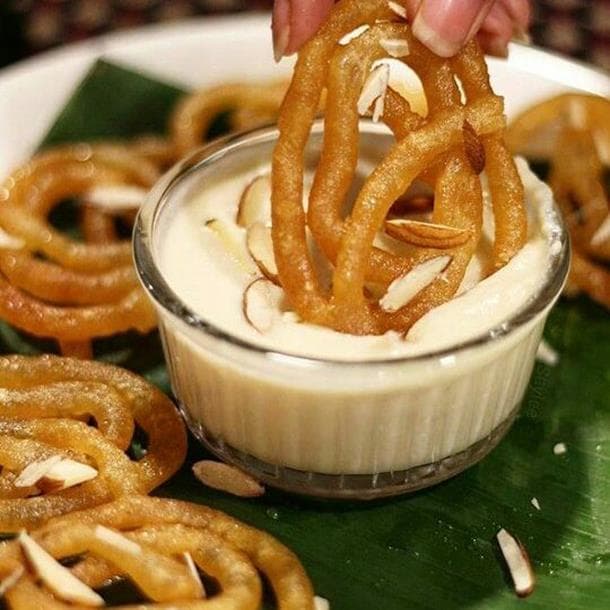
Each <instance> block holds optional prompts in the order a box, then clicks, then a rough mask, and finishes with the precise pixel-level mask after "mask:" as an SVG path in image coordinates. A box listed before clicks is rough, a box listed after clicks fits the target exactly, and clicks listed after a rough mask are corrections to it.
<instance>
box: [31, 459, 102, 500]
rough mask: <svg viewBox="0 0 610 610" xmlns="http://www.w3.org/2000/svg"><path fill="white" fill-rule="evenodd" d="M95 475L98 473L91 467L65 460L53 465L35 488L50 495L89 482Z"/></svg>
mask: <svg viewBox="0 0 610 610" xmlns="http://www.w3.org/2000/svg"><path fill="white" fill-rule="evenodd" d="M97 475H98V471H97V470H96V469H95V468H93V467H92V466H89V465H88V464H82V463H81V462H77V461H76V460H71V459H69V458H65V459H62V460H60V461H59V462H57V463H56V464H53V465H52V466H51V468H49V470H47V472H46V473H45V475H44V476H43V477H42V478H41V479H40V481H38V483H37V486H38V487H39V489H40V490H41V491H43V492H44V493H50V492H53V491H59V490H61V489H67V488H68V487H74V486H75V485H80V484H81V483H84V482H85V481H91V480H92V479H95V477H97Z"/></svg>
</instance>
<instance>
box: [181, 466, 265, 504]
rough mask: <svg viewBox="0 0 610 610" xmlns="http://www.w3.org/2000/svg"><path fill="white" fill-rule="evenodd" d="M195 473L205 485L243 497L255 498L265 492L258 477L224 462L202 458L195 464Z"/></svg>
mask: <svg viewBox="0 0 610 610" xmlns="http://www.w3.org/2000/svg"><path fill="white" fill-rule="evenodd" d="M193 474H194V475H195V476H196V477H197V479H198V480H199V481H201V482H202V483H203V484H204V485H207V486H208V487H212V488H214V489H219V490H221V491H226V492H227V493H230V494H233V495H234V496H239V497H241V498H255V497H257V496H262V495H263V494H264V493H265V488H264V487H263V486H262V485H261V484H260V483H259V482H258V481H257V480H256V479H253V478H252V477H251V476H250V475H248V474H246V473H245V472H243V471H241V470H239V469H238V468H235V467H234V466H229V464H225V463H224V462H214V461H212V460H201V461H200V462H196V463H195V464H193Z"/></svg>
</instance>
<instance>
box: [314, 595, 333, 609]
mask: <svg viewBox="0 0 610 610" xmlns="http://www.w3.org/2000/svg"><path fill="white" fill-rule="evenodd" d="M313 607H314V610H330V603H329V601H328V600H327V599H326V598H325V597H321V596H319V595H315V596H314V598H313Z"/></svg>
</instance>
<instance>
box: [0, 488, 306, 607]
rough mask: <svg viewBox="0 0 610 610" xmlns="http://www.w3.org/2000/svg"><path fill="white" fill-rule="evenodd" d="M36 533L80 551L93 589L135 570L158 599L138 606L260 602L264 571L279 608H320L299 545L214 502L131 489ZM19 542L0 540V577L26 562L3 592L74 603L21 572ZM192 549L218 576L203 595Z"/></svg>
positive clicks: (21, 602) (43, 603)
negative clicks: (213, 590) (295, 549)
mask: <svg viewBox="0 0 610 610" xmlns="http://www.w3.org/2000/svg"><path fill="white" fill-rule="evenodd" d="M32 538H33V539H34V540H35V541H36V542H37V543H38V544H39V545H40V546H42V547H43V548H44V549H45V550H46V551H47V552H48V553H50V555H52V556H54V557H57V558H63V557H67V556H79V560H78V561H77V562H76V563H75V565H73V567H72V568H71V572H72V575H73V576H75V577H77V578H78V579H79V581H80V582H81V583H84V584H86V585H88V586H89V587H92V588H93V589H95V588H99V587H101V586H103V585H104V584H105V583H107V582H109V581H111V580H113V579H116V578H125V577H127V578H129V579H130V580H132V581H133V582H134V583H135V584H136V585H137V586H138V588H139V589H140V590H141V591H142V592H143V593H144V594H145V595H146V597H147V598H148V599H149V600H150V601H151V602H158V603H156V604H155V603H151V604H139V605H138V606H137V607H138V608H149V607H150V608H166V609H168V608H170V607H171V608H176V609H180V608H185V609H186V608H191V609H195V608H202V609H203V608H218V609H219V610H224V609H229V608H239V609H240V610H244V609H247V608H252V609H255V608H259V607H260V604H261V593H262V585H261V580H260V577H259V574H258V572H259V571H260V572H261V573H262V574H264V576H265V577H266V579H267V581H268V582H269V584H270V585H271V588H272V589H273V592H274V594H275V598H276V601H277V605H278V607H279V608H281V609H282V610H313V608H314V598H313V591H312V587H311V583H310V581H309V579H308V577H307V574H306V573H305V570H304V569H303V566H302V565H301V563H300V562H299V560H298V558H297V557H296V556H295V555H294V553H292V552H291V551H290V550H289V549H287V548H286V547H285V546H284V545H282V544H281V543H280V542H278V541H277V540H275V539H274V538H273V537H272V536H270V535H269V534H266V533H264V532H261V531H259V530H257V529H254V528H253V527H250V526H248V525H245V524H244V523H241V522H240V521H238V520H236V519H233V518H232V517H229V516H228V515H226V514H224V513H221V512H219V511H216V510H213V509H211V508H208V507H206V506H200V505H195V504H190V503H188V502H180V501H177V500H166V499H161V498H149V497H145V496H133V497H129V498H127V497H125V498H120V499H118V500H115V501H114V502H111V503H109V504H105V505H104V506H100V507H97V508H95V509H89V510H85V511H80V512H76V513H72V514H70V515H66V516H64V517H59V518H57V519H53V520H51V521H50V522H49V523H48V524H47V525H46V526H44V527H43V528H41V529H39V530H37V531H35V532H33V533H32ZM19 544H20V543H19V541H18V540H14V541H10V542H5V543H3V544H2V545H0V581H2V580H3V579H4V578H5V577H7V576H10V575H11V574H15V573H16V570H17V571H18V570H19V568H22V572H21V573H20V575H19V576H18V578H17V579H16V581H15V582H13V583H12V585H11V586H10V588H9V589H8V590H7V592H6V594H5V598H6V602H7V604H8V607H9V608H11V610H20V609H25V608H31V607H32V603H33V602H34V601H35V602H36V607H41V608H42V607H44V608H57V609H58V610H59V609H60V608H69V607H72V606H71V605H69V604H67V603H63V602H62V601H61V593H62V589H61V588H60V586H59V584H57V586H56V587H54V589H56V593H59V595H57V596H54V595H53V594H52V593H51V592H50V591H49V589H48V588H47V587H45V588H41V587H38V586H37V585H36V578H35V575H34V574H32V573H31V572H30V571H29V570H23V564H22V559H21V557H22V556H21V552H20V549H19ZM184 553H188V554H189V555H190V556H191V557H192V560H193V561H194V564H196V566H197V568H198V569H199V570H200V571H201V572H202V573H203V574H205V575H206V576H208V577H211V578H213V579H215V580H216V581H217V583H218V585H219V589H220V591H219V593H217V594H215V595H213V596H211V597H210V598H209V599H205V600H204V599H202V589H201V585H200V584H198V579H197V578H194V577H193V576H194V575H193V573H192V571H190V570H189V569H188V567H187V564H186V563H185V562H184V561H183V560H181V559H180V557H181V555H183V554H184ZM43 582H44V579H43ZM45 584H47V585H48V584H49V583H47V582H45ZM51 586H53V583H51ZM64 591H65V590H64ZM92 593H93V592H92ZM121 607H122V608H125V606H121ZM129 607H130V608H131V607H133V606H129Z"/></svg>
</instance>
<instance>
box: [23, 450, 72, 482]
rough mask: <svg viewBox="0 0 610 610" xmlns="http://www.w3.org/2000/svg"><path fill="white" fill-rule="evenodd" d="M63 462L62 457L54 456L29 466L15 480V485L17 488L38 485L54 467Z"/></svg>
mask: <svg viewBox="0 0 610 610" xmlns="http://www.w3.org/2000/svg"><path fill="white" fill-rule="evenodd" d="M61 460H62V456H61V455H52V456H51V457H50V458H47V459H45V460H40V461H38V462H32V463H31V464H28V465H27V466H26V467H25V468H24V469H23V470H22V471H21V472H20V473H19V476H18V477H17V478H16V479H15V482H14V483H13V485H14V486H15V487H31V486H32V485H36V483H38V481H40V479H42V478H43V477H44V476H45V475H46V474H47V472H49V470H51V468H53V466H55V465H56V464H58V463H59V462H61Z"/></svg>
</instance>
